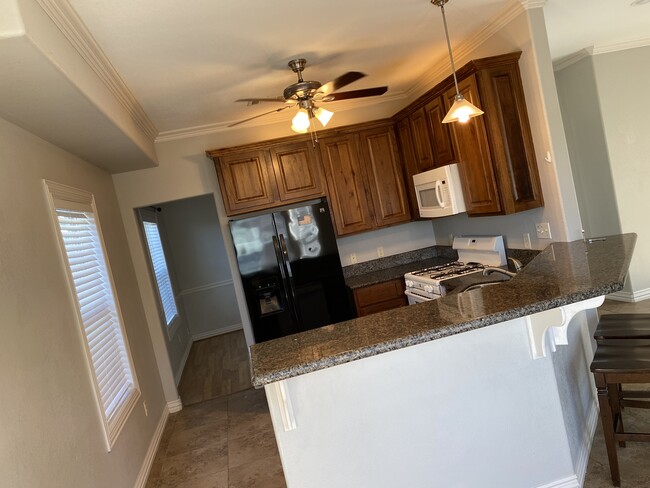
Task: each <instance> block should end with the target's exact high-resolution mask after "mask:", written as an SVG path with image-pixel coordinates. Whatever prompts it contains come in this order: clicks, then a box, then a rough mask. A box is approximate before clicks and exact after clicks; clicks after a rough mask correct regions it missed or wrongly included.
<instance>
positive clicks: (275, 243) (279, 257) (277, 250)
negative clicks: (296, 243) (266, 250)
mask: <svg viewBox="0 0 650 488" xmlns="http://www.w3.org/2000/svg"><path fill="white" fill-rule="evenodd" d="M273 249H274V250H275V258H276V259H277V260H278V267H279V268H280V276H281V277H282V283H284V284H285V286H284V287H283V288H286V282H287V273H286V271H285V269H284V263H285V260H284V258H283V257H282V254H283V253H282V251H281V250H280V244H279V242H278V238H277V237H276V236H273ZM285 294H286V291H285Z"/></svg>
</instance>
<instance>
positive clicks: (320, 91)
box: [228, 58, 388, 133]
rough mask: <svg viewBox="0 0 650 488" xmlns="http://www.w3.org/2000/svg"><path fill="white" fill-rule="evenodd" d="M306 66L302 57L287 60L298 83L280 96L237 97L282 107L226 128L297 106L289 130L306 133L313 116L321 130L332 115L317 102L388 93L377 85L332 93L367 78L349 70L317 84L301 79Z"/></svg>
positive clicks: (241, 100) (384, 87) (249, 101)
mask: <svg viewBox="0 0 650 488" xmlns="http://www.w3.org/2000/svg"><path fill="white" fill-rule="evenodd" d="M306 64H307V60H306V59H304V58H299V59H292V60H291V61H289V67H290V68H291V69H292V70H293V72H294V73H296V75H298V81H297V82H296V83H293V84H291V85H289V86H288V87H286V88H285V89H284V93H283V94H282V96H281V97H276V98H240V99H239V100H236V101H237V102H248V103H249V105H256V104H258V103H261V102H275V103H282V104H284V106H282V107H280V108H277V109H275V110H270V111H268V112H264V113H263V114H259V115H255V116H254V117H249V118H248V119H244V120H240V121H239V122H235V123H234V124H230V125H229V126H228V127H234V126H236V125H239V124H243V123H244V122H248V121H249V120H253V119H257V118H258V117H263V116H265V115H268V114H272V113H276V112H282V111H283V110H286V109H288V108H292V107H296V106H298V107H300V108H299V110H298V113H297V114H296V115H295V117H294V118H293V120H292V125H291V129H292V130H293V131H295V132H299V133H305V132H307V131H308V130H309V127H310V126H311V120H312V119H313V118H314V117H315V118H316V119H318V120H319V121H320V123H321V124H323V127H325V126H326V125H327V123H328V122H329V120H330V119H331V118H332V115H334V114H333V113H332V112H330V111H328V110H325V109H323V108H321V107H318V106H317V105H316V103H321V102H336V101H339V100H349V99H351V98H363V97H374V96H377V95H383V94H384V93H386V91H387V90H388V87H387V86H376V87H374V88H364V89H362V90H352V91H346V92H338V93H335V92H336V91H337V90H340V89H341V88H343V87H344V86H347V85H349V84H350V83H353V82H355V81H357V80H359V79H361V78H363V77H364V76H366V75H365V74H364V73H359V72H358V71H348V72H347V73H345V74H343V75H341V76H339V77H338V78H335V79H334V80H332V81H329V82H327V83H325V84H321V83H320V82H318V81H305V80H303V78H302V71H303V70H304V69H305V65H306Z"/></svg>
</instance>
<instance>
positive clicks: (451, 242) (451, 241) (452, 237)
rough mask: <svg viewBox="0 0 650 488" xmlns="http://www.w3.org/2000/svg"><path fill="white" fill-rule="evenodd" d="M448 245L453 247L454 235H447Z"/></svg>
mask: <svg viewBox="0 0 650 488" xmlns="http://www.w3.org/2000/svg"><path fill="white" fill-rule="evenodd" d="M449 245H450V246H453V245H454V234H449Z"/></svg>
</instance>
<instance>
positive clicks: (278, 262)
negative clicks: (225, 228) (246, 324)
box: [230, 215, 297, 342]
mask: <svg viewBox="0 0 650 488" xmlns="http://www.w3.org/2000/svg"><path fill="white" fill-rule="evenodd" d="M230 232H231V234H232V237H233V242H234V244H235V251H236V253H237V264H238V266H239V273H240V274H241V278H242V284H243V287H244V292H245V294H246V304H247V306H248V313H249V314H250V318H251V322H252V325H253V334H254V336H255V341H256V342H262V341H266V340H270V339H275V338H277V337H283V336H286V335H289V334H293V333H295V332H297V327H296V320H295V318H294V312H293V308H292V306H291V304H290V302H289V300H288V296H287V283H286V270H285V269H284V267H283V260H282V256H281V251H280V248H279V243H278V241H277V236H276V230H275V224H274V221H273V216H272V215H260V216H258V217H251V218H248V219H243V220H233V221H231V222H230Z"/></svg>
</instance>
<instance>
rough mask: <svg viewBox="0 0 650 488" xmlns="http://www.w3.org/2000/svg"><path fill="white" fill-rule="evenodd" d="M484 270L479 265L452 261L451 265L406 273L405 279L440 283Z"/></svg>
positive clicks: (482, 266)
mask: <svg viewBox="0 0 650 488" xmlns="http://www.w3.org/2000/svg"><path fill="white" fill-rule="evenodd" d="M484 268H485V266H484V265H482V264H481V263H463V262H461V261H454V262H452V263H447V264H442V265H440V266H432V267H430V268H424V269H421V270H419V271H413V272H411V273H407V274H406V275H405V278H410V279H412V280H413V279H415V280H418V281H430V282H440V281H444V280H447V279H451V278H456V277H458V276H463V275H466V274H470V273H476V272H479V271H482V270H483V269H484Z"/></svg>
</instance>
